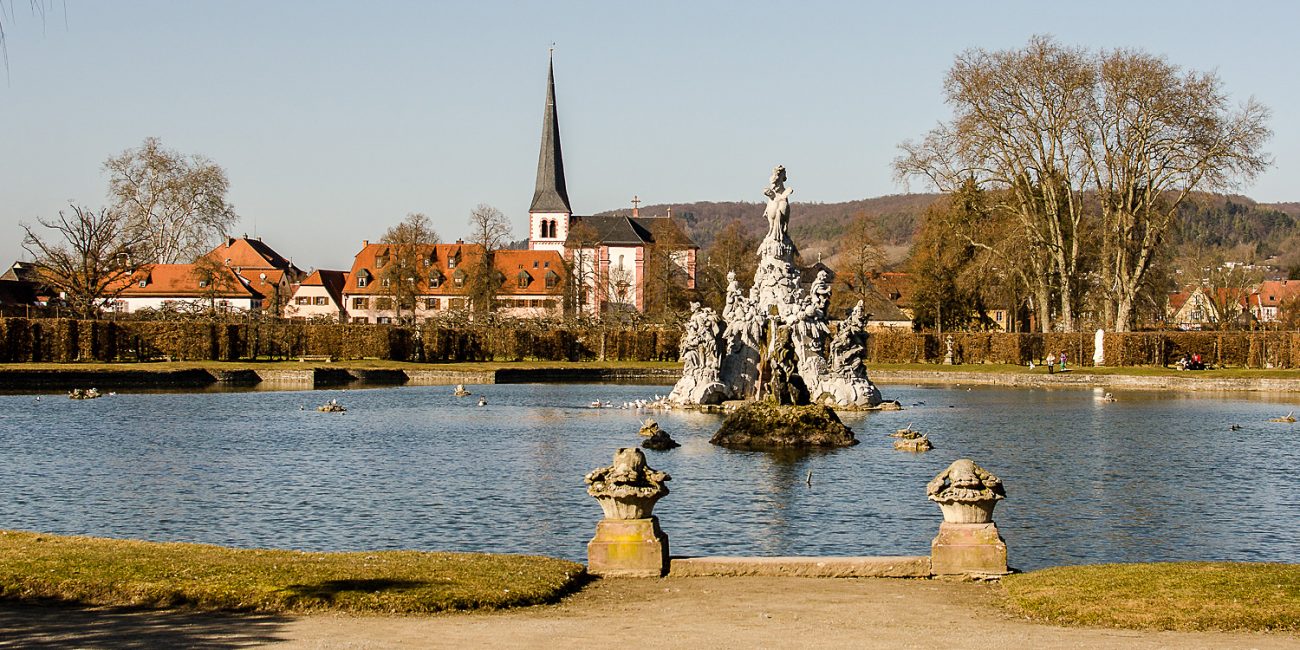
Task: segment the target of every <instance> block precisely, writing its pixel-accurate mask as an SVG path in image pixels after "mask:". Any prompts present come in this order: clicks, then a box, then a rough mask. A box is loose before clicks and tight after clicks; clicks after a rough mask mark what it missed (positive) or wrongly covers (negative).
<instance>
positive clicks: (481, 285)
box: [469, 203, 511, 312]
mask: <svg viewBox="0 0 1300 650" xmlns="http://www.w3.org/2000/svg"><path fill="white" fill-rule="evenodd" d="M469 226H470V241H471V243H474V244H478V245H479V247H480V251H481V256H480V257H479V260H478V264H477V265H475V267H474V269H473V271H472V272H471V274H470V286H469V299H470V304H471V305H472V306H473V308H474V310H475V311H480V312H490V311H493V310H494V309H495V307H496V298H497V294H498V293H499V292H500V290H501V285H502V284H503V283H504V282H505V276H504V275H503V274H502V273H501V272H500V271H499V270H497V268H496V252H497V251H498V250H500V249H501V247H502V245H504V244H505V243H506V242H508V241H510V235H511V228H510V220H509V219H507V218H506V216H505V215H504V214H502V213H501V211H500V210H498V209H496V208H494V207H492V206H490V205H487V204H485V203H480V204H479V205H478V207H476V208H474V209H473V210H472V211H470V214H469Z"/></svg>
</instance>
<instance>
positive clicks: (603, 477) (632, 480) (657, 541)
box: [586, 447, 671, 577]
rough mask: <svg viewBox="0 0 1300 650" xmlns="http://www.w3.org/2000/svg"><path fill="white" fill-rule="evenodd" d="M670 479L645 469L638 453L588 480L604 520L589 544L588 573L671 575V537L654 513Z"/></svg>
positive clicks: (625, 454) (624, 453)
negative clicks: (660, 525)
mask: <svg viewBox="0 0 1300 650" xmlns="http://www.w3.org/2000/svg"><path fill="white" fill-rule="evenodd" d="M670 478H671V477H670V476H668V474H667V473H666V472H659V471H655V470H653V469H651V468H650V467H649V466H648V465H646V460H645V454H644V453H643V452H642V451H641V450H640V449H637V448H636V447H624V448H622V449H619V450H618V451H617V452H615V453H614V464H613V465H610V466H609V467H601V468H599V469H595V470H592V471H591V473H589V474H587V477H586V482H587V494H590V495H591V496H593V497H595V498H596V500H597V501H598V502H600V509H601V510H603V511H604V512H605V518H604V519H602V520H600V522H598V523H597V524H596V536H595V537H594V538H592V540H591V542H589V543H588V544H587V570H588V571H589V572H591V573H592V574H593V575H598V576H628V577H653V576H662V575H665V574H666V573H667V572H668V561H669V560H668V558H669V556H668V536H667V535H665V534H664V532H663V530H661V529H660V528H659V519H658V518H657V517H655V516H654V515H653V514H652V512H653V510H654V507H655V502H656V501H658V500H659V499H660V498H662V497H663V496H664V495H666V494H668V486H667V485H666V483H667V482H668V480H669V479H670Z"/></svg>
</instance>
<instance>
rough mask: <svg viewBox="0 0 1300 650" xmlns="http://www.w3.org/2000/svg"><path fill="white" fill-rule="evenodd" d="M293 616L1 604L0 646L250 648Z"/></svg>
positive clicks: (273, 637) (274, 637)
mask: <svg viewBox="0 0 1300 650" xmlns="http://www.w3.org/2000/svg"><path fill="white" fill-rule="evenodd" d="M289 620H290V619H289V618H288V617H284V616H276V615H265V614H210V613H194V612H176V611H158V610H148V609H127V608H101V607H94V608H91V607H77V606H73V605H28V604H16V603H0V648H199V649H202V650H207V649H211V650H225V649H227V648H250V647H255V646H263V645H268V644H272V643H277V642H282V641H285V640H287V639H285V638H284V637H282V636H279V635H278V634H277V633H278V632H279V630H280V628H281V627H283V626H284V625H285V624H287V623H288V622H289Z"/></svg>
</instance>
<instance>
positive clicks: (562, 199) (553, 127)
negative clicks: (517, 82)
mask: <svg viewBox="0 0 1300 650" xmlns="http://www.w3.org/2000/svg"><path fill="white" fill-rule="evenodd" d="M528 211H529V212H564V213H568V214H572V213H573V210H572V208H570V207H569V191H568V189H567V188H565V186H564V156H563V154H562V153H561V152H560V121H559V115H558V113H557V112H556V110H555V61H554V59H552V60H551V61H549V62H548V64H547V75H546V112H545V113H543V114H542V150H541V154H540V155H539V156H538V158H537V188H536V189H535V190H534V191H533V204H532V207H530V208H528Z"/></svg>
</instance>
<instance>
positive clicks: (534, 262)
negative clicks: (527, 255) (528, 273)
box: [533, 260, 537, 268]
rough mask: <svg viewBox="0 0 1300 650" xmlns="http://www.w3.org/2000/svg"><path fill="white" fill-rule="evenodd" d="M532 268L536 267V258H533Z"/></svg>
mask: <svg viewBox="0 0 1300 650" xmlns="http://www.w3.org/2000/svg"><path fill="white" fill-rule="evenodd" d="M533 268H537V260H533Z"/></svg>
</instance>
